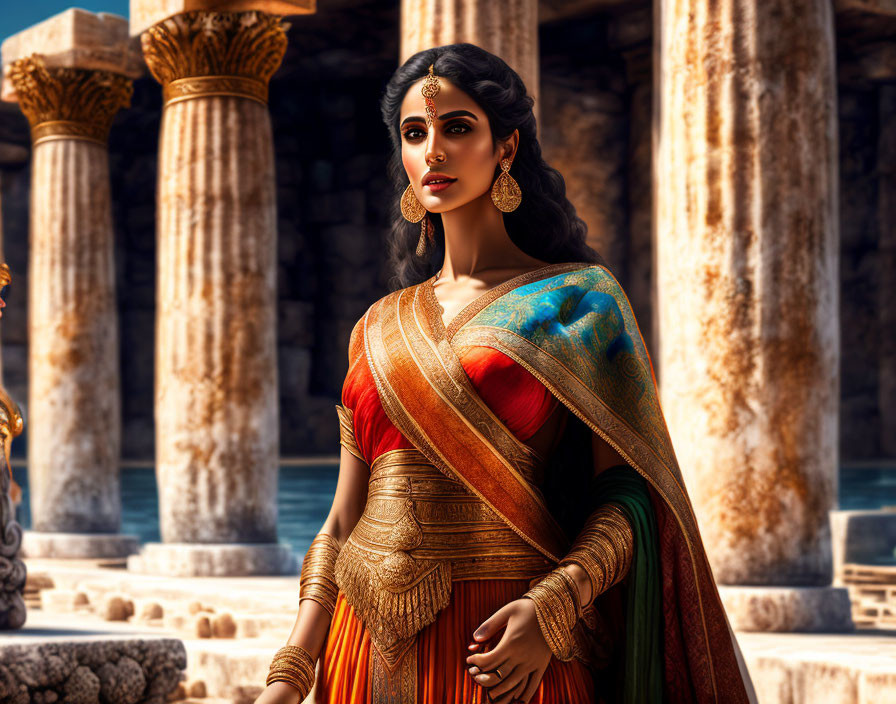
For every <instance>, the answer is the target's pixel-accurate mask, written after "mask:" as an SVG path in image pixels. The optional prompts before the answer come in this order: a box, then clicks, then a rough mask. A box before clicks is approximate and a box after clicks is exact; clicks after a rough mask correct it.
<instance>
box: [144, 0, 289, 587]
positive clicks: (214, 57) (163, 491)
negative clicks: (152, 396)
mask: <svg viewBox="0 0 896 704" xmlns="http://www.w3.org/2000/svg"><path fill="white" fill-rule="evenodd" d="M175 4H176V3H175ZM210 4H212V3H210ZM171 5H172V3H167V4H166V9H168V10H170V6H171ZM189 5H190V6H191V7H194V6H195V5H196V3H195V2H190V3H189ZM156 6H158V3H155V2H150V1H149V0H147V2H146V3H143V2H135V3H132V6H131V10H132V12H131V16H132V26H131V31H132V32H135V31H138V32H139V31H140V30H141V29H143V28H142V27H141V26H140V25H139V24H136V25H135V24H134V22H135V18H136V19H139V20H140V21H143V22H146V23H147V25H148V27H147V28H146V31H144V32H142V36H141V40H142V45H143V53H144V57H145V58H146V63H147V65H148V66H149V69H150V71H151V72H152V74H153V76H155V78H156V79H157V80H158V81H159V82H160V83H161V84H162V90H163V95H164V101H165V106H164V113H163V116H162V127H161V137H160V139H161V144H160V147H159V173H158V179H159V180H158V189H157V193H158V215H157V234H158V289H157V319H156V400H155V422H156V476H157V478H158V487H159V515H160V522H161V534H162V541H163V542H162V543H155V544H148V545H146V546H145V547H144V550H143V552H142V553H141V555H139V556H133V557H131V559H130V560H129V562H128V567H129V569H132V570H134V571H141V572H151V573H154V574H169V575H228V574H230V575H235V574H280V573H284V574H287V573H293V572H295V571H296V564H295V560H294V557H293V555H292V553H291V552H290V549H289V546H288V545H283V544H280V543H278V542H277V476H278V459H279V457H278V448H279V435H278V433H279V431H278V407H277V354H276V305H275V304H276V271H277V269H276V247H277V213H276V203H275V181H274V151H273V142H272V138H271V122H270V116H269V114H268V108H267V85H268V80H269V79H270V77H271V75H272V74H273V73H274V71H275V70H276V69H277V67H278V66H279V65H280V61H281V59H282V58H283V54H284V52H285V50H286V43H287V39H286V32H285V29H286V27H285V26H283V25H282V24H281V22H280V18H279V17H278V16H274V15H269V14H266V13H264V12H261V11H256V10H251V11H245V12H239V11H238V12H206V11H201V10H200V11H194V12H183V13H181V14H177V15H174V16H169V17H162V18H157V17H154V16H153V15H152V14H151V12H150V11H151V10H153V9H154V7H156ZM141 7H144V9H145V10H146V11H147V12H149V14H148V15H147V14H146V13H145V12H143V13H141V9H140V8H141Z"/></svg>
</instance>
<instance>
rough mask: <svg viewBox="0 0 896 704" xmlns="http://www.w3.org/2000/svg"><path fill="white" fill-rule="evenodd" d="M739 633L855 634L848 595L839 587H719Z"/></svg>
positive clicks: (729, 614) (733, 625) (733, 624)
mask: <svg viewBox="0 0 896 704" xmlns="http://www.w3.org/2000/svg"><path fill="white" fill-rule="evenodd" d="M719 595H720V596H721V597H722V604H723V605H724V606H725V611H726V612H727V614H728V618H729V620H730V621H731V627H732V628H734V629H735V630H736V631H774V632H827V633H841V632H849V631H852V630H854V625H853V622H852V611H851V608H850V602H849V592H848V591H847V590H846V589H844V588H838V587H764V586H763V587H752V586H751V587H746V586H743V587H742V586H727V585H726V586H719Z"/></svg>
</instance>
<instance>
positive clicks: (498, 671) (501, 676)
mask: <svg viewBox="0 0 896 704" xmlns="http://www.w3.org/2000/svg"><path fill="white" fill-rule="evenodd" d="M495 672H497V673H498V679H499V680H503V679H504V675H502V674H501V670H499V669H498V668H497V667H496V668H495Z"/></svg>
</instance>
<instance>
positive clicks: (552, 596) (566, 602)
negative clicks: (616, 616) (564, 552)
mask: <svg viewBox="0 0 896 704" xmlns="http://www.w3.org/2000/svg"><path fill="white" fill-rule="evenodd" d="M523 598H528V599H531V600H532V601H534V602H535V615H536V617H537V618H538V626H539V628H540V629H541V633H542V635H543V636H544V639H545V641H546V642H547V644H548V647H549V648H550V649H551V652H552V653H553V654H554V656H555V657H556V658H557V659H558V660H564V661H566V660H572V658H573V655H574V654H575V637H574V635H573V628H574V627H575V625H576V622H577V621H578V620H579V617H581V615H582V607H581V604H580V603H579V589H578V587H577V586H576V583H575V580H573V578H572V577H570V576H569V573H568V572H567V571H566V570H565V569H563V568H562V567H558V568H556V569H555V570H553V571H552V572H550V573H549V574H548V575H547V576H546V577H545V578H544V579H542V580H541V581H540V582H538V583H537V584H536V585H535V586H534V587H532V588H531V589H530V590H529V591H528V592H526V593H525V594H523Z"/></svg>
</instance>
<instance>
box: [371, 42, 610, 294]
mask: <svg viewBox="0 0 896 704" xmlns="http://www.w3.org/2000/svg"><path fill="white" fill-rule="evenodd" d="M430 64H434V68H433V72H434V73H435V75H436V76H440V77H443V78H446V79H448V80H449V81H451V82H452V83H453V84H454V85H455V86H457V87H458V88H460V89H461V90H462V91H464V92H465V93H466V94H467V95H469V96H470V97H471V98H472V99H473V100H474V101H475V102H476V103H477V104H478V105H479V106H480V107H481V108H482V110H483V111H484V112H485V114H486V115H487V116H488V121H489V126H490V127H491V132H492V143H493V145H494V146H495V148H497V141H498V140H499V139H505V138H507V137H509V136H510V135H511V134H513V131H514V130H515V129H518V130H519V131H520V139H519V146H518V148H517V152H516V156H515V157H514V160H513V165H512V166H511V168H510V175H511V176H513V177H514V178H515V179H516V181H517V182H518V183H519V185H520V189H521V190H522V192H523V200H522V203H521V204H520V206H519V207H518V208H517V209H516V210H514V211H513V212H511V213H504V226H505V227H506V228H507V233H508V234H509V235H510V239H511V240H512V241H513V243H514V244H515V245H516V246H517V247H519V248H520V249H521V250H523V251H524V252H525V253H526V254H528V255H529V256H532V257H535V258H536V259H541V260H542V261H546V262H550V263H554V262H576V261H581V262H592V263H595V264H602V265H604V266H606V262H605V261H604V260H603V258H602V257H601V256H600V254H598V253H597V252H595V251H594V250H593V249H592V248H591V247H589V246H588V245H587V244H586V243H585V235H586V233H587V230H588V228H587V226H586V225H585V223H584V221H583V220H582V219H581V218H580V217H579V216H578V215H576V209H575V208H574V207H573V205H572V203H570V202H569V199H568V198H567V197H566V183H565V182H564V181H563V177H562V176H561V175H560V172H559V171H557V170H556V169H554V168H552V167H551V166H549V165H548V164H547V163H546V162H545V160H544V158H543V157H542V155H541V146H540V145H539V144H538V140H537V139H536V136H535V115H534V114H533V112H532V105H533V104H534V103H535V101H534V99H533V98H532V97H531V96H530V95H528V94H527V93H526V86H525V85H524V84H523V81H522V79H521V78H520V77H519V74H517V72H516V71H514V70H513V69H512V68H510V66H508V65H507V64H506V63H505V62H504V61H503V59H501V58H500V57H498V56H495V55H494V54H491V53H489V52H488V51H486V50H485V49H482V48H480V47H478V46H476V45H474V44H466V43H464V44H447V45H445V46H439V47H435V48H432V49H426V50H424V51H420V52H418V53H416V54H414V55H413V56H412V57H410V58H409V59H408V60H407V61H405V62H404V64H403V65H402V66H400V67H399V68H398V69H397V70H396V71H395V73H394V74H393V75H392V78H391V79H390V80H389V83H388V85H387V86H386V90H385V93H384V94H383V97H382V100H381V102H380V109H381V111H382V115H383V121H384V122H385V123H386V127H387V128H388V130H389V136H390V138H391V139H392V157H391V159H390V162H389V175H390V177H391V178H392V180H393V182H394V184H395V198H394V200H393V210H392V225H391V231H390V234H389V241H388V249H389V269H390V272H391V279H390V281H389V284H390V287H391V288H392V289H393V290H395V289H399V288H404V287H407V286H411V285H413V284H416V283H420V282H421V281H424V280H426V279H428V278H429V277H430V276H432V275H433V274H435V273H436V271H438V267H439V265H440V264H441V262H442V260H443V258H444V254H445V230H444V228H443V226H442V216H441V215H439V214H438V213H428V215H427V217H428V218H429V220H430V222H431V223H432V224H433V227H434V229H435V243H436V246H435V247H433V246H432V244H431V243H427V254H426V256H424V257H418V256H417V255H416V254H415V253H414V250H415V248H416V246H417V240H418V239H419V237H420V225H419V223H411V222H408V221H407V220H405V219H404V217H403V216H402V214H401V207H400V199H401V194H402V193H403V192H404V190H405V189H406V188H407V186H408V177H407V173H406V172H405V170H404V166H403V164H402V162H401V132H400V130H399V122H398V121H399V116H400V113H401V103H402V101H403V100H404V96H405V93H407V90H408V88H409V87H410V86H411V85H412V84H413V83H414V82H415V81H418V80H419V79H421V78H423V76H424V75H426V74H427V73H428V72H429V66H430ZM499 173H500V167H497V166H496V167H495V173H494V176H493V177H494V178H496V177H497V176H498V174H499Z"/></svg>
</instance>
